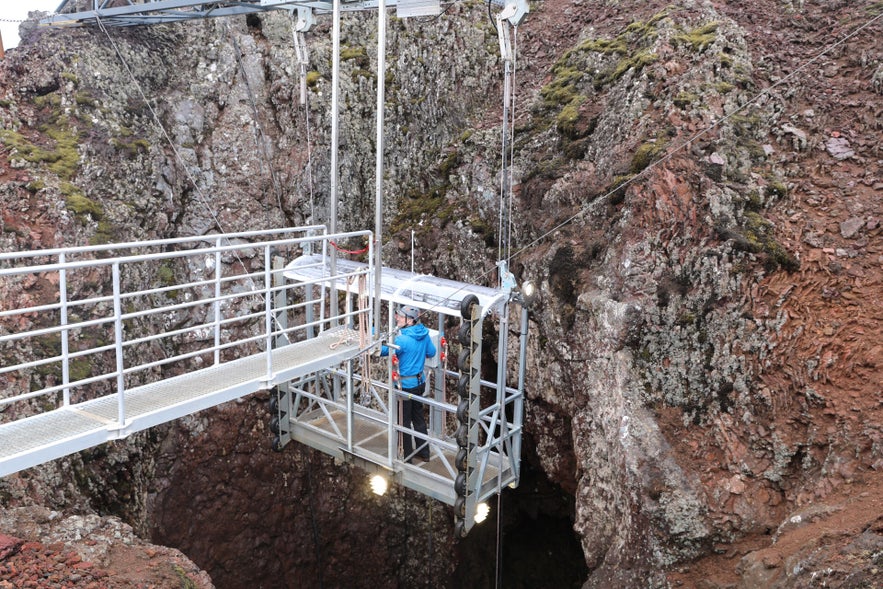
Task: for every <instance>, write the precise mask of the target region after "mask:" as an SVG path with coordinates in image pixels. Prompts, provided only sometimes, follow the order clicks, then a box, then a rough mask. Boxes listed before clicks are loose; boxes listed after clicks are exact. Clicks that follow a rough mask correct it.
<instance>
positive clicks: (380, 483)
mask: <svg viewBox="0 0 883 589" xmlns="http://www.w3.org/2000/svg"><path fill="white" fill-rule="evenodd" d="M388 488H389V482H388V481H387V480H386V477H385V476H383V475H380V474H375V475H374V476H372V477H371V490H372V491H374V494H375V495H380V496H383V494H384V493H386V489H388Z"/></svg>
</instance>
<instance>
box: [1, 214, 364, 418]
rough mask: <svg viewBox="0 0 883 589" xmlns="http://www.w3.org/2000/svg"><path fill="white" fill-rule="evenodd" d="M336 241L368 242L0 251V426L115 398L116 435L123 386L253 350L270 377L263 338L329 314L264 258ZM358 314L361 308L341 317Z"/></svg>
mask: <svg viewBox="0 0 883 589" xmlns="http://www.w3.org/2000/svg"><path fill="white" fill-rule="evenodd" d="M347 239H358V240H365V241H367V242H368V245H369V247H371V246H372V245H373V244H372V243H371V233H370V232H369V231H360V232H351V233H342V234H337V235H328V234H326V233H325V230H324V227H322V226H311V227H299V228H293V229H283V230H274V231H253V232H245V233H233V234H224V235H209V236H205V237H199V238H182V239H166V240H157V241H150V242H137V243H124V244H114V245H100V246H86V247H77V248H67V249H51V250H35V251H27V252H11V253H2V254H0V293H2V299H0V412H2V413H0V421H2V422H8V421H13V420H15V419H19V418H24V417H27V416H30V415H33V414H35V413H39V412H44V411H51V410H54V409H58V408H61V407H67V406H71V405H76V404H78V403H82V402H83V401H86V400H94V399H96V398H99V397H103V396H109V395H115V396H116V399H117V406H118V407H117V424H116V426H117V427H120V428H123V427H125V423H126V418H125V416H126V406H125V402H126V401H125V400H126V395H125V392H126V391H127V390H129V389H131V388H132V387H136V386H139V385H141V384H143V383H145V382H150V381H154V380H159V379H164V378H169V377H172V376H175V375H178V374H182V373H185V372H188V371H192V370H195V369H199V368H202V367H208V366H212V365H218V364H221V363H224V362H227V361H231V360H234V359H236V358H240V357H243V356H252V355H255V354H258V353H263V354H264V355H265V357H266V372H267V376H268V379H269V378H271V376H272V374H273V372H274V367H273V356H272V354H271V353H270V351H271V349H272V348H273V347H274V342H292V343H293V342H296V341H303V340H304V339H306V338H307V337H308V336H309V335H311V334H313V333H315V332H316V331H317V328H318V329H321V328H323V327H324V326H326V325H327V321H328V317H327V316H326V315H327V309H328V307H329V305H328V304H327V301H325V299H324V297H325V295H324V293H325V292H326V290H325V289H323V288H317V289H312V288H303V287H305V286H308V285H307V284H293V283H292V282H291V281H290V280H284V279H282V271H283V267H284V264H281V263H277V264H276V266H275V267H274V258H280V259H281V260H283V261H284V262H287V261H288V260H290V259H292V258H295V257H297V256H299V255H301V254H302V253H303V252H304V251H322V252H325V253H327V250H328V248H329V247H330V245H329V244H330V243H332V242H335V241H336V242H342V241H343V240H347ZM368 259H369V260H370V259H372V258H371V257H370V256H369V257H368ZM371 271H373V267H372V268H370V269H369V270H368V272H371ZM333 278H334V279H336V280H340V281H346V280H347V279H348V278H352V277H350V276H348V275H347V274H346V273H341V274H340V275H339V276H336V277H333ZM328 280H329V279H328V278H325V279H324V280H323V283H324V284H326V285H327V283H328ZM295 287H300V288H299V289H298V291H297V292H298V293H301V295H300V296H299V297H298V298H294V297H284V299H285V300H286V301H288V303H286V305H287V306H286V308H284V309H273V307H272V303H273V298H274V295H276V294H278V293H279V291H282V290H288V289H291V288H295ZM303 293H316V295H315V298H310V299H307V298H305V297H304V296H303ZM16 305H18V306H17V307H16V308H13V307H14V306H16ZM307 309H309V312H307ZM279 313H283V314H285V315H286V317H291V318H293V319H295V320H294V321H285V322H284V323H285V324H284V325H281V324H280V322H279V321H277V319H276V317H277V314H279ZM359 313H363V314H370V310H365V311H360V310H351V311H349V315H350V317H349V319H346V321H350V320H351V319H352V316H354V315H357V314H359ZM307 319H309V320H307ZM369 322H370V318H369Z"/></svg>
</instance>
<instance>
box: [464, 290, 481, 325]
mask: <svg viewBox="0 0 883 589" xmlns="http://www.w3.org/2000/svg"><path fill="white" fill-rule="evenodd" d="M477 304H478V297H477V296H475V295H473V294H471V295H466V296H465V297H463V300H462V301H460V316H461V317H463V319H465V320H467V321H469V320H470V319H472V307H473V306H475V305H477Z"/></svg>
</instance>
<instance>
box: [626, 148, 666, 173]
mask: <svg viewBox="0 0 883 589" xmlns="http://www.w3.org/2000/svg"><path fill="white" fill-rule="evenodd" d="M664 151H665V143H664V142H662V141H648V142H647V143H643V144H641V146H640V147H638V149H637V150H636V151H635V155H634V156H632V167H631V173H632V174H638V173H640V172H642V171H643V170H644V169H646V168H647V166H649V165H650V164H651V163H653V161H654V160H656V159H657V158H658V157H659V156H660V155H661V154H662V153H663V152H664Z"/></svg>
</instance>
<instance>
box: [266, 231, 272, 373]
mask: <svg viewBox="0 0 883 589" xmlns="http://www.w3.org/2000/svg"><path fill="white" fill-rule="evenodd" d="M270 253H271V252H270V246H269V244H268V245H265V246H264V329H265V330H266V336H265V337H266V342H267V343H266V346H267V380H268V381H269V380H270V379H272V378H273V300H272V298H271V297H270V291H271V290H272V284H273V282H272V281H273V259H272V256H271V255H270Z"/></svg>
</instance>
